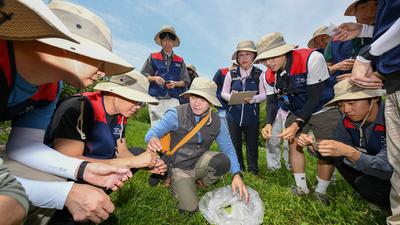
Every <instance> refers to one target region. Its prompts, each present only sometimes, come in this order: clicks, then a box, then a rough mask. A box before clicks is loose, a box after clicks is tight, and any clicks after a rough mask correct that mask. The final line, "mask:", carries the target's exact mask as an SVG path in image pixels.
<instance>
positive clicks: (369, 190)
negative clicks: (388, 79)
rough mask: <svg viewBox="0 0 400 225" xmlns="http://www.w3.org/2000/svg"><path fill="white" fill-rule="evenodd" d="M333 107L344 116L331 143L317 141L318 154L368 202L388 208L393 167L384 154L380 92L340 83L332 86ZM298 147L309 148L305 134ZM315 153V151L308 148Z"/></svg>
mask: <svg viewBox="0 0 400 225" xmlns="http://www.w3.org/2000/svg"><path fill="white" fill-rule="evenodd" d="M334 88H335V98H334V99H332V100H331V101H330V102H329V103H328V104H327V106H331V105H337V107H338V108H339V109H340V110H341V111H342V113H343V114H344V116H343V118H342V119H341V120H340V122H339V124H338V125H337V128H336V134H335V136H334V138H333V140H321V141H320V142H319V143H318V145H317V146H318V152H319V153H320V154H321V155H322V156H325V157H334V159H335V160H334V161H335V163H334V165H335V167H336V168H337V170H338V171H339V172H340V174H341V175H342V176H343V178H344V179H345V180H346V181H347V182H348V183H349V184H350V185H351V186H352V187H353V188H354V189H355V190H356V191H357V192H358V193H359V194H360V195H361V197H363V198H364V199H365V200H367V201H368V202H370V203H372V204H374V205H377V206H379V207H382V208H386V209H389V208H390V201H389V194H390V188H391V185H390V180H389V179H390V177H391V176H392V173H393V168H392V166H391V165H390V164H389V161H388V157H387V151H386V137H385V135H386V128H385V117H384V111H385V110H384V102H383V101H382V100H381V98H380V97H381V96H382V95H384V94H385V90H383V89H365V88H362V87H359V86H357V85H355V84H353V83H351V82H350V81H349V79H346V80H343V81H341V82H339V83H337V84H336V85H335V87H334ZM298 143H299V145H300V146H304V147H305V146H308V147H309V148H312V146H311V145H312V138H311V137H310V135H308V134H302V135H300V136H299V139H298ZM312 150H314V151H316V149H312Z"/></svg>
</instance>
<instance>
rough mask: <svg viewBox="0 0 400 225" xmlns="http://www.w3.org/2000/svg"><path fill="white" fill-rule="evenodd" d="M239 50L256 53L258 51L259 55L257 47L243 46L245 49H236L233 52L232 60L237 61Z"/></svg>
mask: <svg viewBox="0 0 400 225" xmlns="http://www.w3.org/2000/svg"><path fill="white" fill-rule="evenodd" d="M239 51H246V52H254V53H256V55H257V49H252V48H243V49H239V50H236V51H235V52H234V53H233V54H232V60H235V61H236V57H237V53H238V52H239ZM236 62H237V61H236Z"/></svg>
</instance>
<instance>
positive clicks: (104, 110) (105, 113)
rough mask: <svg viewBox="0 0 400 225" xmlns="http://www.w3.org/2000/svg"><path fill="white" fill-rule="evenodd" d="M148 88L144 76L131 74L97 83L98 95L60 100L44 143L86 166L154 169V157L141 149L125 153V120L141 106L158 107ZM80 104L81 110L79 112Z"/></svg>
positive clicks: (126, 147) (84, 94)
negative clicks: (107, 165) (82, 103)
mask: <svg viewBox="0 0 400 225" xmlns="http://www.w3.org/2000/svg"><path fill="white" fill-rule="evenodd" d="M148 86H149V82H148V80H147V79H146V77H145V76H143V75H142V74H140V73H138V72H136V71H131V72H129V73H127V74H124V75H117V76H113V77H112V78H111V79H110V81H109V82H102V83H98V84H97V85H96V86H95V87H94V89H95V90H98V91H97V92H86V93H83V97H81V96H71V97H69V98H67V99H65V100H63V101H62V102H61V104H59V106H58V107H57V109H56V111H55V113H54V116H53V119H52V121H51V123H50V126H49V129H48V130H47V134H46V138H45V139H46V143H48V144H50V145H51V146H53V147H54V149H56V150H58V151H60V152H62V153H63V154H65V155H68V156H71V157H75V158H80V159H84V160H87V161H89V162H104V163H107V164H110V165H119V166H124V167H128V168H142V167H154V166H156V159H157V158H156V155H155V154H151V152H145V153H143V152H144V150H142V149H140V148H131V149H128V146H127V145H126V140H125V128H126V123H127V119H129V118H131V117H133V116H134V115H135V114H136V113H137V111H139V110H140V108H141V107H142V106H143V104H144V103H150V104H156V103H158V100H157V99H156V98H154V97H152V96H150V95H149V94H148V93H147V92H148ZM82 101H83V102H84V108H81V102H82ZM82 110H83V112H82ZM78 121H80V123H79V122H78ZM77 122H78V123H79V126H80V127H79V126H78V127H77ZM77 128H78V129H77ZM141 153H143V154H141ZM136 155H137V156H136ZM162 165H163V163H161V164H159V165H157V166H156V168H155V169H159V167H161V166H162ZM156 172H159V171H156ZM161 172H165V171H161Z"/></svg>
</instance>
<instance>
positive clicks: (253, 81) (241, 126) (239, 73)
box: [221, 40, 265, 175]
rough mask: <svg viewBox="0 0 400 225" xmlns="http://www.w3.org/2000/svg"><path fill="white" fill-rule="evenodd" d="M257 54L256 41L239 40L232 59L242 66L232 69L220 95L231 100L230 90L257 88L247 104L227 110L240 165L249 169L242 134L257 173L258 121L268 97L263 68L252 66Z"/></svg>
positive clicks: (243, 169) (244, 168)
mask: <svg viewBox="0 0 400 225" xmlns="http://www.w3.org/2000/svg"><path fill="white" fill-rule="evenodd" d="M256 56H257V48H256V46H255V44H254V42H253V41H250V40H245V41H240V42H239V43H238V45H237V47H236V51H235V52H234V53H233V55H232V60H236V62H237V63H238V64H239V66H238V67H237V68H235V69H232V70H230V71H229V72H228V73H227V74H226V76H225V80H224V85H223V87H222V92H221V97H222V98H223V99H224V100H226V101H228V102H229V100H230V98H231V94H232V93H234V92H242V91H256V92H257V94H256V95H254V97H253V98H251V99H250V98H249V99H246V100H245V101H246V103H245V104H238V105H231V106H229V107H228V111H227V116H226V117H227V121H228V125H229V133H230V135H231V138H232V142H233V145H234V146H235V149H236V154H237V156H238V159H239V163H240V169H241V170H242V171H245V170H246V166H245V164H244V162H243V151H242V139H243V138H242V136H244V137H245V138H244V139H245V141H246V155H247V166H248V168H247V169H248V171H250V172H251V173H253V174H256V175H257V174H258V132H257V131H258V129H259V126H260V122H259V113H260V108H259V103H260V102H262V101H264V100H265V89H264V84H263V82H262V80H261V79H260V77H261V74H262V71H261V70H260V69H259V68H258V67H256V66H253V62H254V59H255V58H256Z"/></svg>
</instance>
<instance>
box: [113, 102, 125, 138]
mask: <svg viewBox="0 0 400 225" xmlns="http://www.w3.org/2000/svg"><path fill="white" fill-rule="evenodd" d="M114 99H115V101H114V107H115V111H117V114H120V115H122V114H121V112H120V111H119V110H118V98H116V97H114ZM124 120H125V117H124V116H123V115H122V120H121V124H120V126H121V130H120V132H119V139H120V141H121V143H122V133H123V132H124Z"/></svg>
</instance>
